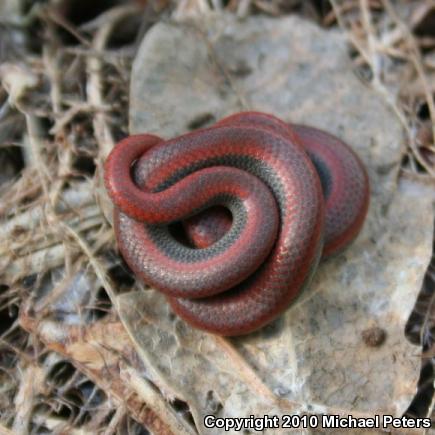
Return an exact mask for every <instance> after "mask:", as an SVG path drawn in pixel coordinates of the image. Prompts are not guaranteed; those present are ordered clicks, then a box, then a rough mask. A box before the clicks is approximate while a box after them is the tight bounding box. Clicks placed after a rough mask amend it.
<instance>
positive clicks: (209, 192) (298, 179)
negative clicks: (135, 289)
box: [104, 112, 370, 336]
mask: <svg viewBox="0 0 435 435" xmlns="http://www.w3.org/2000/svg"><path fill="white" fill-rule="evenodd" d="M104 181H105V186H106V189H107V192H108V194H109V196H110V198H111V200H112V202H113V204H114V214H113V218H114V219H113V223H114V230H115V236H116V240H117V244H118V247H119V250H120V252H121V255H122V257H123V258H124V260H125V261H126V263H127V265H128V266H129V267H130V268H131V270H132V271H133V273H134V274H135V275H136V276H137V277H138V278H139V279H140V280H142V281H143V282H144V283H146V284H148V285H150V286H152V287H154V288H155V289H157V290H159V291H161V292H162V293H163V294H164V295H165V296H166V298H167V300H168V302H169V304H170V306H171V308H172V310H173V311H174V312H175V313H176V314H177V315H178V316H179V317H181V318H182V319H184V320H185V321H186V322H187V323H189V324H190V325H192V326H193V327H195V328H199V329H201V330H204V331H207V332H210V333H213V334H217V335H222V336H237V335H244V334H248V333H250V332H253V331H255V330H257V329H259V328H261V327H263V326H265V325H267V324H269V323H270V322H272V321H273V320H274V319H275V318H277V317H278V316H279V315H281V314H282V313H283V312H284V311H285V310H286V309H287V308H288V307H289V306H290V305H291V304H292V303H293V302H294V301H295V300H296V298H297V297H298V295H299V294H300V293H301V292H302V290H303V289H304V288H306V287H307V286H308V284H309V282H310V280H311V278H312V276H313V274H314V272H315V270H316V268H317V266H318V263H319V261H320V259H321V258H327V257H331V256H333V255H336V254H337V253H339V252H341V251H342V250H343V249H344V248H345V247H346V246H348V245H349V243H350V242H351V241H352V240H353V239H354V238H355V237H356V236H357V235H358V233H359V232H360V230H361V228H362V226H363V223H364V220H365V217H366V214H367V210H368V205H369V196H370V187H369V179H368V175H367V171H366V169H365V167H364V164H363V163H362V161H361V160H360V158H359V157H358V156H357V154H356V153H355V152H354V151H353V150H352V149H351V148H350V147H349V146H348V145H347V144H345V143H344V142H343V141H341V140H340V139H339V138H337V137H335V136H333V135H331V134H329V133H327V132H325V131H323V130H320V129H317V128H314V127H310V126H305V125H301V124H288V123H286V122H284V121H282V120H281V119H279V118H278V117H276V116H274V115H269V114H266V113H262V112H240V113H236V114H233V115H230V116H228V117H226V118H224V119H222V120H220V121H218V122H217V123H215V124H214V125H212V126H211V127H207V128H202V129H198V130H195V131H192V132H189V133H186V134H182V135H180V136H178V137H175V138H171V139H168V140H163V139H161V138H160V137H158V136H155V135H151V134H139V135H132V136H129V137H127V138H125V139H123V140H121V141H120V142H118V143H117V145H116V146H115V147H114V148H113V150H112V151H111V153H110V154H109V156H108V158H107V159H106V162H105V166H104ZM180 223H181V224H182V228H184V231H183V233H184V234H182V235H181V236H180V234H179V233H178V232H177V231H176V229H177V228H178V230H179V228H180V225H179V224H180ZM177 225H178V227H177Z"/></svg>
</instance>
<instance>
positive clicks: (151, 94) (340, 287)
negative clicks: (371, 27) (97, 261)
mask: <svg viewBox="0 0 435 435" xmlns="http://www.w3.org/2000/svg"><path fill="white" fill-rule="evenodd" d="M249 109H253V110H260V111H265V112H269V113H273V114H275V115H277V116H278V117H280V118H281V119H283V120H286V121H290V120H291V121H294V122H303V123H306V124H310V125H313V126H317V127H320V128H324V129H326V130H327V131H329V132H331V133H334V134H336V135H338V136H339V137H341V138H342V139H344V140H345V141H346V142H348V143H349V144H351V146H352V147H353V148H354V149H355V150H356V151H357V152H358V154H359V155H360V156H361V158H362V159H363V160H364V162H365V164H366V166H367V168H368V171H369V176H370V182H371V187H372V196H371V205H370V210H369V214H368V218H367V221H366V224H365V226H364V229H363V231H362V233H361V234H360V236H359V237H358V238H357V240H356V241H355V242H354V243H353V245H352V246H351V247H350V248H349V249H348V250H346V252H344V253H343V254H341V255H339V256H337V257H335V258H333V259H331V260H329V261H327V262H325V263H323V264H322V265H321V266H320V268H319V270H318V272H317V274H316V276H315V278H314V281H313V283H312V285H311V287H310V289H309V290H308V291H306V292H305V293H304V294H303V295H302V296H301V297H300V298H299V300H298V301H297V302H296V303H295V304H293V306H292V307H291V308H290V309H289V310H287V312H286V314H285V315H283V316H281V318H279V319H278V320H277V321H276V322H274V323H273V324H272V325H269V326H268V327H266V328H263V329H262V330H261V331H259V332H257V333H254V334H251V335H249V336H246V337H240V338H237V339H233V340H225V339H218V338H215V337H213V336H210V335H208V334H205V333H202V332H199V331H194V330H192V329H191V328H190V327H189V326H187V325H186V324H184V322H182V321H181V320H179V319H177V318H174V316H172V315H171V314H170V310H169V308H168V307H167V305H166V303H165V300H164V298H163V297H162V296H161V295H160V294H158V293H156V292H154V291H142V292H133V293H130V294H127V295H123V296H122V297H121V298H120V301H119V302H120V307H121V309H120V314H121V317H122V318H123V321H124V323H125V325H126V326H127V328H128V329H129V332H130V334H131V336H132V338H133V340H134V341H135V343H136V346H137V349H138V351H139V353H140V355H141V357H142V358H143V360H144V362H145V364H146V366H147V367H148V368H149V371H150V373H152V375H151V377H153V379H154V381H155V383H156V384H157V385H159V386H160V388H162V390H163V391H166V393H167V394H168V395H169V396H172V395H173V396H177V397H179V398H181V399H182V400H185V401H186V402H187V403H188V404H189V406H190V408H191V410H192V414H193V416H194V419H195V422H196V425H197V427H198V428H199V430H200V431H201V432H204V433H221V432H220V431H219V430H216V432H214V431H213V430H211V429H207V430H206V429H205V428H204V426H203V417H204V415H205V414H207V413H210V412H211V411H210V409H209V408H210V406H211V407H213V406H214V405H213V403H214V401H217V402H218V403H220V405H219V406H217V405H216V403H215V405H216V406H217V409H219V416H245V417H246V416H249V415H250V414H260V415H263V414H266V413H276V414H278V415H281V414H283V413H298V412H301V411H307V410H314V411H316V412H320V413H336V414H343V415H347V414H352V415H373V414H382V413H386V414H394V415H398V416H399V415H400V414H401V413H402V412H404V410H405V409H406V407H407V406H408V404H409V402H410V400H411V399H412V397H413V395H414V393H415V389H416V381H417V378H418V372H419V358H417V357H416V355H417V354H418V349H417V348H415V347H413V346H411V345H410V344H409V343H408V342H407V341H406V340H405V337H404V334H403V331H404V325H405V322H406V320H407V317H408V315H409V313H410V311H411V310H412V307H413V305H414V302H415V299H416V296H417V293H418V291H419V288H420V285H421V282H422V278H423V274H424V271H425V268H426V266H427V263H428V261H429V257H430V253H431V237H432V222H433V210H432V206H431V200H430V198H429V196H422V195H420V194H418V193H417V194H416V193H415V189H406V188H402V187H401V186H400V185H398V183H397V179H398V174H399V163H400V161H401V158H402V153H403V149H404V139H403V136H402V131H401V127H400V124H399V122H398V120H397V119H396V117H395V116H394V114H393V113H391V112H390V110H389V109H388V108H387V106H386V104H385V103H384V102H383V100H382V99H381V97H380V96H378V95H377V94H375V93H374V92H373V91H372V90H371V89H370V87H368V86H367V85H365V84H363V83H361V82H360V81H359V80H358V78H357V77H356V76H355V75H354V73H353V71H352V65H351V62H350V60H349V57H348V53H347V45H346V41H345V39H344V37H343V36H342V35H341V34H339V33H336V32H330V31H324V30H321V29H320V28H318V27H316V26H315V25H313V24H311V23H308V22H305V21H303V20H301V19H299V18H297V17H286V18H280V19H271V18H265V17H250V18H248V19H246V20H243V21H238V20H237V19H235V18H234V17H232V16H222V15H219V16H208V17H204V18H203V20H202V21H201V22H196V23H190V24H186V23H159V24H157V25H155V26H154V27H153V28H152V29H151V30H150V31H149V32H148V34H147V35H146V37H145V39H144V41H143V43H142V45H141V47H140V50H139V53H138V55H137V58H136V60H135V63H134V68H133V75H132V82H131V103H130V127H131V132H132V133H139V132H149V133H154V134H158V135H161V136H162V137H166V138H169V137H172V136H174V135H177V134H180V133H183V132H186V131H188V130H189V129H191V128H193V127H195V126H202V125H207V124H209V123H211V122H213V121H214V120H217V119H219V118H221V117H223V116H225V115H228V114H230V113H233V112H237V111H240V110H249ZM132 307H133V308H132ZM373 327H378V328H381V329H382V330H384V331H385V333H386V341H385V343H383V344H381V345H380V346H379V347H371V346H370V345H369V344H367V340H365V339H364V338H363V337H367V331H370V328H373ZM212 399H213V400H212ZM211 402H213V403H211ZM266 433H267V431H266ZM274 433H277V432H274ZM284 433H285V431H284Z"/></svg>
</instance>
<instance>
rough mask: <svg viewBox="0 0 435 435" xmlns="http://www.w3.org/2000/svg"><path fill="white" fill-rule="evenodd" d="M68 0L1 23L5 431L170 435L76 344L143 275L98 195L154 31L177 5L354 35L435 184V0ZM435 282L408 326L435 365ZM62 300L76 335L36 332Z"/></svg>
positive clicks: (0, 384) (410, 168)
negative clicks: (128, 263)
mask: <svg viewBox="0 0 435 435" xmlns="http://www.w3.org/2000/svg"><path fill="white" fill-rule="evenodd" d="M13 3H15V1H9V0H8V1H7V2H6V3H5V4H6V5H7V4H13ZM16 3H17V4H18V3H20V2H19V0H17V2H16ZM57 3H59V2H55V1H53V2H51V3H50V2H37V3H35V2H30V1H29V2H26V1H24V0H23V1H22V2H21V4H22V6H23V7H22V10H21V11H20V12H18V11H16V13H15V15H14V14H9V15H8V18H2V19H0V62H1V64H0V79H1V83H2V86H1V87H0V167H1V168H2V171H1V174H0V216H1V219H0V226H1V231H0V234H1V238H0V434H3V433H5V434H9V433H14V434H19V433H22V434H24V433H29V432H30V433H52V432H58V433H79V432H80V433H104V434H110V433H147V432H146V429H145V428H144V425H145V426H148V428H150V429H152V430H153V431H154V432H161V433H170V432H165V431H166V429H165V428H164V422H158V421H157V423H156V420H155V419H156V417H155V415H153V413H152V412H151V411H149V412H148V413H147V411H146V410H145V413H142V411H143V409H145V408H146V404H137V403H136V402H135V401H134V400H133V399H131V400H130V398H129V399H127V397H125V404H124V405H125V406H124V405H119V402H120V400H121V402H122V394H126V393H125V392H120V390H116V388H115V387H114V386H113V385H115V384H116V378H113V385H110V386H107V385H106V384H104V383H103V382H101V380H102V374H101V373H100V372H96V371H86V370H85V369H84V368H83V365H82V364H81V361H80V359H79V358H77V359H76V358H75V357H74V354H73V353H72V352H71V349H70V348H69V347H68V344H70V343H71V342H74V343H77V342H78V341H77V340H78V338H77V337H79V336H80V334H81V332H80V331H82V332H83V330H84V329H85V327H86V328H89V327H90V325H95V324H98V322H101V319H103V318H104V320H105V321H107V319H110V318H112V317H113V316H115V313H116V307H114V306H113V301H114V300H115V299H114V295H115V294H116V291H120V289H121V290H128V289H129V288H131V286H132V285H133V280H132V279H131V278H130V276H129V274H128V272H126V268H125V266H124V265H123V264H122V262H121V260H120V259H119V257H118V256H117V255H116V254H115V252H116V251H115V247H114V241H113V233H112V229H111V226H110V224H109V223H108V221H107V220H106V217H105V215H104V214H103V213H102V212H101V210H102V209H103V210H104V208H105V205H104V204H100V203H99V200H98V198H99V197H98V195H94V193H93V192H95V190H96V189H97V188H99V187H100V186H101V173H102V163H103V161H104V159H105V157H106V156H107V154H108V153H109V151H110V150H111V148H112V147H113V145H114V143H115V142H116V141H117V140H118V139H119V138H121V137H123V136H125V135H126V134H128V128H127V110H126V107H127V105H128V89H129V74H130V67H131V63H132V60H133V57H134V53H135V50H136V48H137V44H138V42H139V41H140V38H141V36H142V35H143V34H144V33H145V32H146V31H147V29H148V28H149V26H150V25H151V24H152V23H153V22H155V21H156V20H159V19H161V18H167V17H168V16H170V15H171V14H173V15H176V16H180V15H183V14H192V13H198V12H201V13H204V12H206V11H208V10H211V9H216V10H227V11H229V12H230V13H234V14H237V15H239V16H246V15H249V14H268V15H272V16H280V15H282V14H288V13H298V14H302V15H303V16H305V17H306V18H307V19H310V20H314V21H316V22H318V23H319V24H320V25H322V26H325V27H328V28H337V29H339V31H341V32H344V33H345V34H346V35H347V37H348V39H349V47H350V48H349V52H350V56H351V57H352V62H353V64H354V67H355V71H356V73H357V74H359V75H360V76H361V78H362V79H363V80H365V81H366V82H367V84H368V85H369V86H371V87H373V88H374V89H375V90H376V91H377V92H379V94H381V95H382V97H383V98H384V99H385V101H386V102H387V104H388V105H389V106H390V107H391V109H392V110H393V111H394V113H395V114H396V115H397V117H398V118H399V119H400V122H401V123H402V125H403V129H404V131H405V133H406V138H407V152H406V156H405V158H404V159H403V165H402V176H404V177H410V178H415V179H418V180H420V181H423V182H425V183H429V184H433V183H434V182H435V145H434V136H435V104H434V93H435V5H434V3H433V1H430V0H424V1H402V2H398V3H395V4H394V5H393V4H392V2H391V1H390V0H343V1H337V0H331V3H330V4H329V3H328V2H326V1H321V0H317V1H316V0H312V1H301V0H291V1H284V0H273V1H263V0H252V1H250V0H230V1H225V2H224V1H222V0H210V1H207V0H190V1H187V0H185V1H181V2H178V3H177V4H172V3H171V2H169V1H164V0H160V1H155V2H152V3H147V6H146V7H144V6H141V4H142V3H141V2H137V3H134V4H133V3H130V2H127V1H117V2H116V1H113V2H105V4H106V6H107V5H109V6H113V7H110V8H107V7H100V8H99V9H98V7H92V8H91V7H90V6H89V4H90V3H91V2H83V1H77V2H76V3H79V4H80V7H81V8H82V9H83V8H86V7H89V8H90V9H94V10H93V11H92V14H91V15H89V16H88V15H86V14H85V13H82V14H80V13H78V12H77V5H75V3H74V2H72V1H71V2H67V1H65V2H63V4H64V5H69V6H68V7H66V6H65V7H64V8H62V7H60V8H59V7H56V6H55V4H57ZM61 3H62V2H61ZM115 3H116V5H115ZM95 4H97V5H100V6H101V5H102V2H95ZM6 7H7V6H6ZM0 14H1V10H0ZM80 15H81V16H80ZM428 273H432V272H428ZM431 283H432V284H431ZM433 290H434V289H433V281H431V280H430V279H429V278H428V279H427V280H426V289H425V291H423V292H422V295H423V296H426V299H424V297H423V299H421V301H420V304H419V305H418V309H417V311H416V313H414V317H413V318H411V320H412V319H413V320H412V321H411V323H410V324H409V325H408V329H407V331H408V333H409V334H410V336H412V337H414V338H413V339H414V341H416V342H420V343H422V344H423V345H424V350H425V351H426V354H425V357H424V359H423V366H424V367H429V366H430V367H432V356H433V351H432V349H433V339H432V333H431V330H432V327H433V324H434V320H433V317H434V315H433V312H432V311H431V310H429V308H431V307H432V305H433V293H434V292H433ZM47 294H49V297H47ZM65 294H68V301H65V300H64V299H62V298H63V297H64V295H65ZM53 307H55V308H56V310H57V313H58V316H60V317H59V318H57V319H56V320H57V321H58V323H57V326H56V328H58V329H56V333H58V334H60V333H62V334H64V335H62V337H67V338H68V337H69V338H70V339H71V340H70V341H68V340H66V339H65V340H66V341H65V343H63V344H64V346H61V345H60V344H59V343H62V341H61V340H58V341H56V340H54V339H53V340H51V341H50V339H48V338H47V335H44V334H43V333H41V331H40V329H38V328H39V326H40V324H41V322H42V321H43V320H44V319H46V318H47V316H49V314H50V313H52V312H53ZM73 308H74V309H73ZM53 331H54V330H53ZM73 335H74V337H73ZM44 337H45V338H44ZM74 340H75V341H74ZM56 343H57V344H56ZM426 371H427V370H426ZM431 373H432V374H433V368H432V372H431ZM113 376H115V374H113ZM432 376H433V375H432ZM428 379H430V381H428V380H427V379H426V378H425V379H423V378H422V381H421V391H422V397H423V398H422V399H421V401H420V402H419V403H417V404H414V405H413V407H411V408H410V413H411V412H412V413H419V412H420V414H421V413H424V412H426V411H425V410H427V409H428V408H429V407H431V406H432V405H431V401H432V394H433V388H432V389H430V388H429V387H428V386H430V385H432V379H433V377H432V378H430V376H429V378H428ZM103 384H104V385H103ZM115 386H116V385H115ZM106 387H107V388H106ZM117 395H118V396H120V397H118V396H117ZM116 397H117V398H118V401H117V400H116ZM114 398H115V399H114ZM422 404H423V405H422ZM142 407H145V408H142ZM180 408H182V406H181V405H180ZM180 412H182V411H180ZM138 421H139V422H140V423H141V424H139V423H138ZM159 425H160V426H159ZM156 428H160V430H158V429H156Z"/></svg>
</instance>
